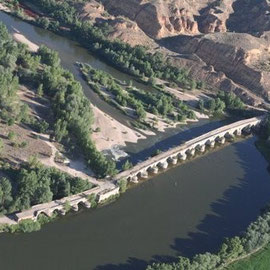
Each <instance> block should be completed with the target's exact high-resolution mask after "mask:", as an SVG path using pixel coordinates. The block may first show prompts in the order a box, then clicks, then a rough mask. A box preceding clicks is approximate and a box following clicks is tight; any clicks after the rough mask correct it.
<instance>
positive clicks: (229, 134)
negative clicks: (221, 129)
mask: <svg viewBox="0 0 270 270" xmlns="http://www.w3.org/2000/svg"><path fill="white" fill-rule="evenodd" d="M225 137H226V138H228V139H229V140H231V141H232V140H233V139H234V135H233V134H231V133H227V134H226V135H225Z"/></svg>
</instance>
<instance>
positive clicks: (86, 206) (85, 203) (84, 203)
mask: <svg viewBox="0 0 270 270" xmlns="http://www.w3.org/2000/svg"><path fill="white" fill-rule="evenodd" d="M83 206H84V207H85V208H88V209H89V208H91V203H90V202H88V201H84V202H83Z"/></svg>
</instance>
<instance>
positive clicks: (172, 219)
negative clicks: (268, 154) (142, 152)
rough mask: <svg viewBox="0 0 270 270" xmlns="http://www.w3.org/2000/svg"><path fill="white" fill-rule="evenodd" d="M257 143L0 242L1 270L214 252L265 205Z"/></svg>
mask: <svg viewBox="0 0 270 270" xmlns="http://www.w3.org/2000/svg"><path fill="white" fill-rule="evenodd" d="M254 141H255V137H252V138H249V139H247V140H244V141H241V142H238V143H235V144H232V145H229V146H227V147H225V148H224V149H222V150H220V151H217V152H213V153H210V154H209V155H206V156H202V157H200V158H198V159H196V160H194V161H191V162H188V163H186V164H184V165H181V166H178V167H176V168H173V169H171V170H169V171H167V172H166V173H164V174H161V175H159V176H156V177H155V178H153V179H151V180H149V181H146V182H144V183H142V184H141V185H138V186H136V187H135V188H132V189H130V190H128V191H127V192H126V193H125V194H124V195H123V196H121V197H120V199H118V200H117V201H116V202H114V203H112V204H110V205H107V206H105V207H101V208H98V209H95V210H85V211H82V212H81V213H78V214H74V215H70V216H67V217H64V218H61V219H59V220H57V221H56V222H54V223H51V224H49V225H46V226H44V227H43V228H42V230H41V231H39V232H35V233H31V234H20V235H8V234H2V235H1V236H0V262H1V269H5V270H34V269H39V270H48V269H50V270H62V269H65V270H75V269H76V270H131V269H132V270H133V269H134V270H140V269H144V267H145V266H146V264H147V263H149V262H150V261H152V260H155V261H160V260H161V261H171V260H173V259H174V258H175V257H176V256H178V255H181V254H182V255H187V256H190V255H193V254H194V253H196V252H204V251H215V250H216V249H217V247H218V246H219V245H220V243H221V242H222V240H223V238H224V237H230V236H234V235H237V234H239V233H240V232H242V231H243V230H244V229H245V228H246V227H247V226H248V224H249V223H250V222H251V221H253V220H255V219H256V217H257V215H258V214H259V213H260V209H261V208H263V207H264V206H265V205H266V204H267V203H268V202H269V199H270V179H269V174H268V171H267V163H266V161H265V160H264V158H263V157H262V156H261V154H260V153H259V152H258V151H257V150H256V148H255V146H254Z"/></svg>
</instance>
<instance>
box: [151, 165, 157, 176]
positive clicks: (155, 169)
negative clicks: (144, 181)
mask: <svg viewBox="0 0 270 270" xmlns="http://www.w3.org/2000/svg"><path fill="white" fill-rule="evenodd" d="M150 172H151V173H153V174H157V173H158V167H157V166H154V167H151V168H150Z"/></svg>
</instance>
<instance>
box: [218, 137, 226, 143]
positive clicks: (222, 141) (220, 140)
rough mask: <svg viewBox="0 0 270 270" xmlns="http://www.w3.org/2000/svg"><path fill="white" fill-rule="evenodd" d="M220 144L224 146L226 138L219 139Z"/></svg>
mask: <svg viewBox="0 0 270 270" xmlns="http://www.w3.org/2000/svg"><path fill="white" fill-rule="evenodd" d="M217 141H218V143H220V144H224V143H225V142H226V139H225V137H222V138H218V140H217Z"/></svg>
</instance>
